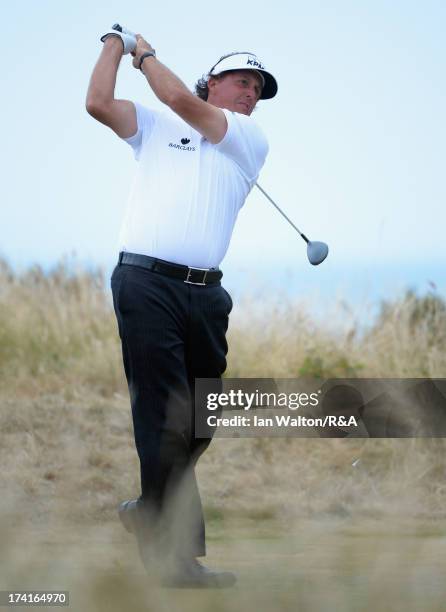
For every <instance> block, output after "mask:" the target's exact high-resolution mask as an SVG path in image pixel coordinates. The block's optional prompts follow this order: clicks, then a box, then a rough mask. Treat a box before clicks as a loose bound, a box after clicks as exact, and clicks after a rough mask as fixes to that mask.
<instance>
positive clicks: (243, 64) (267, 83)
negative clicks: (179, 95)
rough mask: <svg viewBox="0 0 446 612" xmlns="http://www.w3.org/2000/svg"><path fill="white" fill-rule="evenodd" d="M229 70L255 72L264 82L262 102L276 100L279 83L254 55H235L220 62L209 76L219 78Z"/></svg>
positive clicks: (261, 95)
mask: <svg viewBox="0 0 446 612" xmlns="http://www.w3.org/2000/svg"><path fill="white" fill-rule="evenodd" d="M228 70H254V71H255V72H257V74H259V75H260V77H261V78H262V81H263V89H262V93H261V94H260V98H259V99H260V100H268V99H270V98H274V96H275V95H276V93H277V81H276V79H275V78H274V77H273V75H272V74H271V73H270V72H267V71H266V70H265V65H264V63H263V62H261V61H260V59H259V58H258V57H257V56H256V55H254V53H247V52H243V53H234V54H233V55H230V56H229V57H225V58H224V59H222V60H220V61H219V62H218V63H217V64H215V66H213V67H212V68H211V70H210V72H209V76H217V75H218V74H221V73H222V72H226V71H228Z"/></svg>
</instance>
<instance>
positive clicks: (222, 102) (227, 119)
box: [86, 25, 277, 587]
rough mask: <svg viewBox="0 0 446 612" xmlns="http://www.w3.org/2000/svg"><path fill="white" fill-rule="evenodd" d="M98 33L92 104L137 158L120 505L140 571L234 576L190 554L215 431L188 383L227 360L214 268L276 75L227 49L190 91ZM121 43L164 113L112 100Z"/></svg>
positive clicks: (197, 579)
mask: <svg viewBox="0 0 446 612" xmlns="http://www.w3.org/2000/svg"><path fill="white" fill-rule="evenodd" d="M101 40H102V41H103V43H104V45H103V48H102V52H101V54H100V57H99V59H98V61H97V64H96V66H95V68H94V70H93V73H92V76H91V80H90V84H89V88H88V93H87V100H86V107H87V111H88V113H89V114H90V115H92V116H93V117H94V118H95V119H97V120H98V121H100V122H101V123H103V124H105V125H107V126H108V127H110V128H111V129H112V130H113V131H114V132H115V133H116V134H117V135H118V136H119V137H121V138H122V139H123V140H125V141H126V142H127V143H128V144H129V145H131V146H132V148H133V151H134V155H135V158H136V160H137V161H138V165H137V169H136V176H135V180H134V183H133V187H132V189H131V192H130V196H129V200H128V204H127V211H126V215H125V218H124V221H123V224H122V227H121V232H120V237H119V260H118V264H117V265H116V267H115V269H114V271H113V274H112V277H111V288H112V293H113V304H114V309H115V314H116V318H117V323H118V329H119V335H120V338H121V342H122V356H123V363H124V370H125V374H126V378H127V382H128V387H129V394H130V401H131V408H132V418H133V426H134V435H135V444H136V449H137V452H138V456H139V460H140V468H141V469H140V474H141V495H140V497H139V498H138V499H135V500H130V501H127V502H123V503H122V504H121V506H120V508H119V514H120V517H121V520H122V522H123V523H124V525H125V526H126V528H127V529H128V530H129V531H132V532H133V533H135V535H136V536H137V541H138V545H139V550H140V553H141V556H142V558H143V561H144V563H145V565H146V567H149V565H150V562H151V561H154V562H155V563H157V564H158V565H159V562H163V559H157V558H156V555H157V554H158V555H165V554H167V553H166V550H169V554H170V555H171V561H172V562H171V564H170V565H169V569H168V571H166V572H165V574H164V578H163V581H164V584H165V585H167V586H183V587H184V586H186V587H187V586H188V587H225V586H231V585H232V584H234V582H235V576H234V574H232V573H231V572H223V571H215V570H210V569H208V568H206V567H205V566H203V565H202V564H201V563H199V562H198V561H197V557H200V556H203V555H205V554H206V551H205V531H204V520H203V514H202V508H201V502H200V496H199V492H198V487H197V483H196V479H195V473H194V467H195V464H196V462H197V460H198V458H199V456H200V455H201V454H202V453H203V451H204V450H205V449H206V448H207V446H208V444H209V443H210V439H204V440H203V439H196V438H195V435H194V421H195V414H194V410H195V406H194V383H195V379H196V378H220V377H221V375H222V374H223V372H224V371H225V369H226V353H227V343H226V339H225V334H226V331H227V327H228V316H229V313H230V311H231V309H232V300H231V298H230V296H229V294H228V293H227V292H226V290H225V289H224V288H223V287H222V285H221V282H220V280H221V277H222V272H221V271H220V269H219V267H218V266H219V264H220V262H221V261H222V259H223V257H224V255H225V253H226V251H227V248H228V245H229V241H230V239H231V235H232V231H233V228H234V224H235V221H236V218H237V214H238V212H239V210H240V208H241V207H242V206H243V204H244V202H245V199H246V197H247V195H248V194H249V192H250V190H251V188H252V187H253V185H254V184H255V181H256V179H257V176H258V174H259V172H260V169H261V168H262V166H263V164H264V162H265V158H266V155H267V151H268V144H267V141H266V139H265V136H264V135H263V133H262V131H261V130H260V128H259V127H258V125H257V124H256V123H255V122H254V120H253V119H251V117H250V115H251V113H252V111H253V110H254V108H255V106H256V104H257V102H258V100H260V99H268V98H272V97H273V96H275V94H276V92H277V83H276V80H275V78H274V77H273V76H272V74H270V73H269V72H267V71H266V69H265V67H264V65H263V63H262V62H261V61H260V60H259V59H258V58H257V57H256V56H255V55H254V54H253V53H249V52H240V53H233V54H230V55H227V56H224V57H222V58H221V59H220V60H219V61H218V62H217V64H216V65H215V66H213V68H211V70H210V71H209V73H208V75H207V76H206V78H203V79H200V80H199V81H198V83H197V85H196V95H194V94H192V93H191V92H190V91H189V90H188V89H187V87H186V86H185V85H184V84H183V82H182V81H181V80H180V79H179V78H178V77H177V76H175V74H173V72H171V71H170V70H169V69H168V68H167V67H166V66H165V65H163V64H162V63H161V61H160V60H159V59H158V58H157V56H156V54H155V50H154V49H153V47H152V46H151V45H150V44H149V43H148V42H147V41H146V40H144V38H143V37H142V36H140V35H139V34H138V35H134V34H132V33H131V32H129V31H127V30H125V29H124V28H121V27H120V26H118V25H116V26H114V29H112V30H110V31H109V32H107V33H106V34H105V35H104V36H103V37H102V38H101ZM129 52H130V53H131V54H132V56H133V61H132V63H133V66H134V67H135V68H136V69H138V70H141V72H142V74H143V76H144V77H145V78H146V79H147V82H148V84H149V86H150V87H151V89H152V91H153V92H154V93H155V95H156V96H157V97H158V98H159V100H161V102H163V103H164V104H165V105H166V110H165V111H163V112H159V111H155V110H150V109H148V108H146V107H145V106H142V105H140V104H138V103H134V102H131V101H128V100H117V99H115V97H114V89H115V83H116V75H117V71H118V67H119V64H120V61H121V58H122V55H123V54H124V55H125V54H127V53H129ZM168 534H171V535H170V537H171V540H172V541H171V542H170V544H169V546H166V539H168V538H167V536H168ZM155 542H157V545H155ZM159 542H163V546H164V547H163V546H159ZM148 549H150V550H151V552H150V555H151V556H149V553H148V552H147V551H148ZM154 550H155V551H157V552H155V553H154V552H153V551H154ZM154 554H155V558H154V557H153V555H154Z"/></svg>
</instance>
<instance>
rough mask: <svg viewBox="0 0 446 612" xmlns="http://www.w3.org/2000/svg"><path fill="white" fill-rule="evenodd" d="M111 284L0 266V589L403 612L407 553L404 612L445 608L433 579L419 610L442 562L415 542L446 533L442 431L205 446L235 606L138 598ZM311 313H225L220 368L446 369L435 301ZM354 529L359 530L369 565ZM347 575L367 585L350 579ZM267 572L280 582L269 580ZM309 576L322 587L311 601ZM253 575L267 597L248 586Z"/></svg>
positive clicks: (138, 605)
mask: <svg viewBox="0 0 446 612" xmlns="http://www.w3.org/2000/svg"><path fill="white" fill-rule="evenodd" d="M107 289H108V281H107V282H104V279H103V276H102V274H101V273H100V272H99V271H98V272H92V273H87V272H85V271H82V270H74V271H73V273H71V272H70V269H69V266H68V265H67V264H66V263H61V264H60V265H59V266H57V267H56V268H55V269H54V270H53V271H52V272H51V273H50V274H47V275H45V274H43V272H42V271H41V270H40V269H39V268H38V267H34V268H32V269H29V270H27V271H26V272H24V273H23V274H21V275H17V274H14V273H13V272H12V270H11V269H10V268H9V267H8V265H7V263H6V262H5V261H0V393H1V395H0V398H1V399H0V401H1V404H0V427H1V446H0V459H1V463H2V475H1V477H0V480H1V491H2V495H1V498H0V516H1V517H3V518H2V519H1V521H0V539H1V542H2V550H3V551H8V555H7V556H6V555H3V556H2V557H3V561H2V566H1V567H0V576H1V583H2V584H0V588H20V587H21V588H32V586H31V585H35V583H38V582H39V580H40V581H41V582H40V584H41V585H42V588H46V587H48V588H50V587H51V588H55V587H56V586H57V585H56V583H57V584H58V585H61V586H62V587H64V585H71V588H72V589H73V591H74V593H75V594H76V597H77V598H78V600H77V603H76V604H73V605H72V606H71V607H72V609H74V610H90V609H91V610H102V609H104V610H105V609H107V610H123V609H133V610H140V609H141V610H142V609H147V610H151V609H154V610H155V609H156V610H160V609H172V610H177V609H178V610H179V609H182V610H188V609H189V608H192V607H194V609H197V607H198V609H199V610H201V609H203V610H205V609H208V608H209V607H211V606H212V607H213V608H215V609H216V610H235V609H240V607H241V606H244V607H246V608H248V609H250V608H252V607H255V608H257V609H258V610H259V611H262V612H263V610H270V609H273V608H275V609H284V610H285V609H287V610H288V609H289V610H292V609H297V607H296V604H297V603H300V605H301V606H302V609H311V610H312V611H313V610H324V609H342V610H359V609H364V610H369V609H370V610H371V609H388V610H391V609H399V608H398V607H396V608H393V607H392V605H391V603H389V602H391V600H392V597H397V587H396V586H395V584H397V585H398V589H400V590H401V589H403V588H405V585H406V578H407V576H408V574H407V572H406V573H404V572H402V571H401V563H403V562H404V560H405V559H406V558H410V559H418V561H417V562H418V563H419V564H420V568H421V569H419V572H418V573H416V572H415V574H412V579H414V580H415V582H416V584H418V585H419V587H418V591H416V592H415V591H414V593H413V594H412V603H414V602H415V603H416V604H417V606H418V607H414V608H410V605H411V601H410V597H408V601H407V602H406V605H405V608H406V609H425V610H427V609H429V610H434V609H438V610H440V609H442V608H441V607H440V606H441V604H442V601H443V600H444V592H441V589H440V587H438V588H437V587H435V588H437V590H436V591H435V593H434V595H435V596H434V595H432V594H431V599H430V600H429V602H428V604H429V605H427V606H426V605H421V600H420V597H421V595H423V597H424V596H425V595H426V594H425V593H424V591H423V587H422V586H421V585H423V584H424V582H423V581H424V578H425V576H426V575H428V574H429V576H430V579H431V581H432V580H433V578H432V576H433V575H434V576H436V574H435V572H434V574H432V568H431V566H430V565H429V563H428V560H427V558H428V557H426V554H425V553H426V551H429V554H430V555H431V557H432V558H436V559H438V565H439V566H440V565H441V563H443V562H444V557H443V556H442V554H441V552H440V551H439V550H438V549H437V548H434V544H433V543H432V542H433V540H429V538H431V537H432V536H435V538H436V537H437V535H438V534H440V533H441V531H442V529H443V527H444V525H445V524H446V511H445V508H446V484H445V476H446V459H445V457H446V453H445V450H446V444H445V443H444V442H443V440H441V439H435V440H429V439H423V440H392V439H388V440H380V439H375V440H366V441H364V440H361V439H357V440H354V439H348V440H338V439H239V440H237V439H234V440H229V439H217V440H215V441H214V442H213V443H212V445H211V447H210V449H209V451H208V452H207V453H205V455H204V456H203V459H202V460H201V462H200V465H199V474H198V475H199V480H200V484H201V490H202V494H203V500H204V502H205V504H206V513H207V515H208V518H209V526H210V528H209V531H210V548H211V560H214V561H216V562H220V565H225V564H226V565H231V564H232V565H235V566H236V567H237V568H238V570H239V571H240V572H241V574H242V576H243V575H244V578H245V584H246V585H248V586H247V587H246V589H245V590H243V589H241V590H239V591H237V593H236V596H234V595H232V599H231V596H230V595H227V594H226V595H223V594H222V595H219V596H218V597H217V596H214V595H209V594H206V595H199V596H197V595H194V597H198V598H199V599H196V598H195V599H194V598H191V597H192V596H191V595H190V594H189V595H187V594H186V595H185V594H183V595H182V596H181V597H182V599H180V598H179V597H180V596H177V595H175V594H171V595H169V598H170V599H166V597H167V596H166V595H162V594H160V592H158V591H157V590H156V589H155V590H153V589H152V590H150V589H149V590H150V594H149V595H148V591H147V589H148V588H149V586H150V585H149V586H148V585H147V582H146V581H145V579H143V580H142V578H143V574H142V570H140V569H135V568H138V567H139V566H138V565H137V561H136V557H135V553H134V549H133V547H132V543H131V542H129V539H128V537H126V534H125V533H122V532H121V531H119V529H116V527H117V525H116V518H115V507H116V504H117V503H118V502H119V501H120V500H121V499H125V498H126V497H128V496H133V495H135V494H137V492H138V464H137V459H136V456H135V451H134V446H133V439H132V427H131V421H130V411H129V404H128V396H127V389H126V385H125V380H124V375H123V371H122V365H121V355H120V345H119V338H118V335H117V329H116V323H115V319H114V313H113V311H112V307H111V302H110V295H109V291H108V292H107ZM309 312H310V311H309V310H308V309H305V308H304V306H303V305H302V304H300V303H290V302H288V303H286V302H277V303H276V304H266V305H265V304H264V305H263V306H262V307H261V308H260V307H257V306H254V305H253V304H252V303H250V302H249V301H245V302H242V303H241V304H239V305H237V306H236V308H235V309H234V313H233V317H232V319H231V330H230V334H229V346H230V349H229V350H230V352H229V362H228V371H227V374H228V376H231V377H251V376H252V377H253V376H256V377H262V376H268V377H274V376H277V377H281V378H286V377H296V376H299V375H302V374H311V375H314V374H316V375H320V376H322V377H333V376H361V377H362V376H363V377H367V376H371V377H379V376H385V377H419V376H423V377H424V376H426V377H428V376H429V377H441V375H442V374H443V373H444V371H445V366H446V350H445V349H446V336H445V333H446V332H445V330H446V309H445V308H444V303H443V301H442V300H441V299H440V298H439V297H438V296H436V295H429V296H424V297H422V298H420V297H417V296H415V295H413V294H407V295H406V296H403V297H402V298H401V299H400V300H399V301H397V302H395V303H393V304H383V308H382V311H381V315H380V317H379V319H378V320H377V321H376V322H375V325H374V326H372V327H371V328H370V329H369V330H365V331H364V330H361V329H359V327H358V326H357V324H356V323H355V317H354V315H351V316H350V319H349V318H348V317H347V318H346V319H344V321H343V324H342V326H341V325H340V326H339V327H335V328H333V325H330V326H329V325H328V323H327V326H326V327H324V325H323V324H321V323H316V322H315V321H313V320H312V319H311V317H310V315H309ZM332 320H333V319H331V322H332ZM248 322H249V325H248ZM358 457H359V458H360V459H361V461H360V462H359V464H358V466H357V467H356V468H353V467H352V465H351V464H352V462H353V460H354V459H357V458H358ZM405 525H406V526H407V527H405ZM420 530H421V531H420ZM383 532H384V533H383ZM394 532H396V533H397V536H395V537H396V540H395V542H396V544H395V545H394V548H392V549H391V550H390V549H388V548H386V546H387V547H388V546H390V544H389V533H390V534H391V533H394ZM234 534H237V538H236V537H235V535H234ZM293 534H294V536H293ZM408 534H409V535H410V537H411V538H412V537H413V538H414V540H410V542H409V541H408V540H407V535H408ZM359 535H360V537H362V538H369V539H368V540H367V546H368V547H369V553H367V554H365V553H364V554H365V557H364V555H362V554H361V552H360V551H361V550H362V548H363V546H364V540H362V541H361V540H360V538H359ZM293 537H294V539H293ZM265 538H266V540H265ZM268 538H269V539H268ZM358 538H359V539H358ZM380 538H381V539H380ZM419 538H422V539H421V540H420V539H419ZM423 538H424V539H423ZM426 538H427V539H426ZM315 541H317V542H320V543H321V546H323V549H324V551H325V552H324V555H325V556H323V555H322V556H321V554H322V553H321V552H320V550H316V549H315V547H314V546H315V545H314V542H315ZM376 541H380V542H382V546H383V547H384V549H385V550H387V551H388V557H387V558H386V560H385V561H384V566H385V567H386V568H387V569H389V567H390V565H389V563H390V561H391V562H392V563H396V564H400V567H399V570H398V572H399V573H398V572H397V573H396V574H395V575H396V576H400V578H399V579H397V580H396V583H394V584H393V585H392V584H391V583H390V582H389V584H388V585H387V587H386V588H383V587H382V581H383V579H384V582H385V575H384V573H385V572H384V573H383V570H382V568H381V566H380V563H381V561H382V558H380V556H379V550H378V549H377V548H376V547H374V546H373V545H372V542H376ZM435 541H437V539H435ZM262 542H266V544H265V545H263V544H262ZM268 542H269V544H268ZM420 542H422V544H421V543H420ZM293 546H294V548H293ZM370 546H371V549H370ZM290 547H291V548H290ZM370 550H372V553H370ZM302 555H303V556H302ZM305 555H306V556H305ZM428 556H429V555H428ZM6 557H7V558H8V559H9V561H8V563H7V564H6V563H5V559H6ZM268 559H270V560H271V559H273V560H274V564H275V566H276V567H277V573H275V574H274V571H273V576H276V578H274V577H272V575H271V571H272V570H271V568H269V566H268ZM420 559H421V560H423V559H424V561H423V562H422V561H421V560H420ZM262 563H263V565H262ZM305 563H307V564H308V563H310V564H311V563H313V565H314V566H313V567H312V568H310V570H309V577H308V581H309V582H308V584H311V585H312V589H313V590H312V592H311V593H310V591H308V590H305V589H304V585H305V582H304V576H303V573H302V571H303V570H302V569H301V568H302V564H303V565H304V566H305ZM413 563H415V561H413ZM135 564H136V565H135ZM265 564H266V565H265ZM290 564H291V566H293V567H294V568H295V571H294V573H293V572H291V570H290ZM293 564H294V565H293ZM296 564H297V565H296ZM423 564H424V565H423ZM403 565H404V563H403ZM321 567H322V569H321ZM404 567H406V566H405V565H404ZM413 567H418V566H416V564H415V565H414V566H413ZM248 568H249V569H248ZM268 568H269V571H267V569H268ZM323 568H325V570H324V569H323ZM336 568H337V569H336ZM358 568H360V571H361V572H362V571H364V572H368V576H369V578H370V581H371V582H369V583H368V584H362V583H360V580H359V582H358V581H356V582H355V579H354V576H355V575H356V574H355V572H357V571H359V569H358ZM428 568H430V569H428ZM403 569H404V568H403ZM406 569H407V568H406ZM414 571H415V570H414ZM417 571H418V570H417ZM135 572H136V573H135ZM290 572H291V573H290ZM324 572H325V573H324ZM429 572H430V573H429ZM31 574H32V575H33V579H32V580H31ZM409 574H410V572H409ZM277 576H281V577H283V581H282V582H280V580H279V583H278V585H279V586H278V585H277V584H275V583H274V580H276V579H277V580H278V578H277ZM321 576H322V577H324V581H325V582H324V585H325V587H326V589H325V587H324V588H322V589H319V591H318V589H317V588H316V583H318V584H320V582H319V580H320V577H321ZM346 576H349V579H348V580H347V579H346ZM359 578H360V576H359V577H358V579H359ZM335 579H336V580H337V582H336V580H335ZM435 579H436V578H435ZM268 580H269V581H270V582H268ZM271 580H272V582H271ZM258 581H260V583H261V584H263V583H264V584H265V585H269V586H268V589H267V590H265V588H266V587H265V588H264V589H263V590H262V588H260V590H259V588H258ZM262 581H263V582H262ZM313 582H314V584H313ZM335 582H336V584H335ZM296 585H297V586H296ZM279 587H280V588H279ZM297 587H299V588H298V590H296V588H297ZM344 587H345V588H344ZM34 588H37V587H36V586H34ZM64 588H65V587H64ZM67 588H68V587H67ZM150 588H151V587H150ZM386 589H387V590H386ZM420 593H421V595H420ZM107 594H108V595H107ZM124 595H125V597H126V598H127V599H126V600H125V601H126V602H129V599H132V598H133V599H132V603H125V602H124ZM351 595H352V596H353V597H350V596H351ZM72 596H73V595H72ZM355 597H357V598H360V599H361V601H362V602H363V604H364V605H362V604H361V605H358V599H355ZM389 597H390V599H389ZM367 598H369V603H367V602H366V600H367ZM149 599H150V602H149ZM421 599H422V597H421ZM355 602H356V603H355ZM385 602H387V606H386V605H385ZM369 604H370V607H368V606H369ZM414 605H415V604H414ZM330 606H331V607H330ZM437 606H438V607H437Z"/></svg>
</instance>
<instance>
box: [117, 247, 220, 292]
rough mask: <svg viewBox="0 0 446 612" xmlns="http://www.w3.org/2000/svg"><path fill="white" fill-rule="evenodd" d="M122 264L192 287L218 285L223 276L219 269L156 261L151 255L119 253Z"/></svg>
mask: <svg viewBox="0 0 446 612" xmlns="http://www.w3.org/2000/svg"><path fill="white" fill-rule="evenodd" d="M120 264H130V265H132V266H141V267H142V268H147V269H148V270H152V272H157V273H158V274H165V275H166V276H172V277H173V278H178V279H180V280H182V281H184V282H185V283H189V284H190V285H209V284H210V283H216V282H217V281H219V280H220V279H221V277H222V276H223V272H222V271H221V270H219V269H218V268H189V267H188V266H183V265H181V264H176V263H171V262H170V261H164V260H163V259H156V258H155V257H150V256H149V255H140V254H139V253H127V251H121V253H119V261H118V265H120Z"/></svg>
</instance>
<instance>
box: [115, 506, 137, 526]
mask: <svg viewBox="0 0 446 612" xmlns="http://www.w3.org/2000/svg"><path fill="white" fill-rule="evenodd" d="M128 504H129V502H128V501H125V502H122V503H121V504H119V506H118V515H119V518H120V519H121V523H122V524H123V526H124V528H125V529H126V531H128V532H129V533H135V524H134V521H133V519H132V516H131V514H132V512H134V510H133V511H132V510H128V508H127V506H128Z"/></svg>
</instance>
